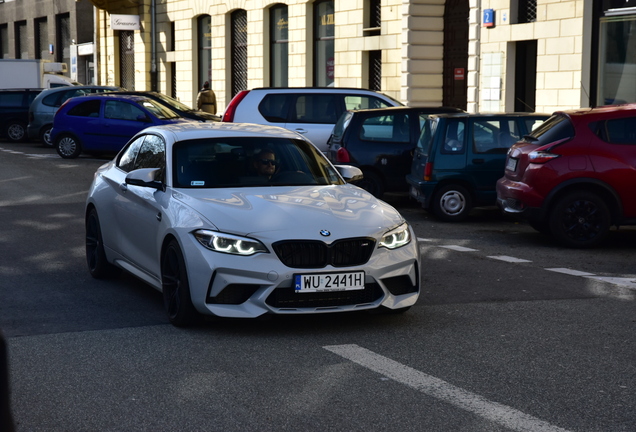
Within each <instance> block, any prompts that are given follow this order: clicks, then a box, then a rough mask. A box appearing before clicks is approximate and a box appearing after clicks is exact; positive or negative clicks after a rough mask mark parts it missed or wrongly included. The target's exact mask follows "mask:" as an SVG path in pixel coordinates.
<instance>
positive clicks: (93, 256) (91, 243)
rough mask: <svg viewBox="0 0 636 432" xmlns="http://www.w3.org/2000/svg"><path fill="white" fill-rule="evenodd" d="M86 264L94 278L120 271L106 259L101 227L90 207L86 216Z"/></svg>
mask: <svg viewBox="0 0 636 432" xmlns="http://www.w3.org/2000/svg"><path fill="white" fill-rule="evenodd" d="M86 264H87V265H88V271H89V272H90V274H91V276H93V277H94V278H95V279H104V278H107V277H111V276H117V275H118V274H119V273H120V271H121V270H120V269H119V268H118V267H115V266H114V265H112V264H110V263H109V262H108V260H107V259H106V252H105V251H104V242H103V240H102V228H101V225H100V223H99V217H98V216H97V211H96V210H95V209H92V210H91V211H90V212H89V213H88V216H87V217H86Z"/></svg>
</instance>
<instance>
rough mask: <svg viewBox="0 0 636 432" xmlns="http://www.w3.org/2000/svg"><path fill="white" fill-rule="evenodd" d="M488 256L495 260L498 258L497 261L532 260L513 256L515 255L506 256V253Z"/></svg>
mask: <svg viewBox="0 0 636 432" xmlns="http://www.w3.org/2000/svg"><path fill="white" fill-rule="evenodd" d="M488 258H492V259H496V260H499V261H505V262H509V263H528V262H532V261H530V260H527V259H521V258H515V257H511V256H507V255H497V256H489V257H488Z"/></svg>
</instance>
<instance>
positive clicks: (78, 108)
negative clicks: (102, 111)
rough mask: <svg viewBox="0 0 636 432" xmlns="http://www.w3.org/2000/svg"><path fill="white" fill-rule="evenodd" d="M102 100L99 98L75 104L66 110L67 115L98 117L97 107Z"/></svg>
mask: <svg viewBox="0 0 636 432" xmlns="http://www.w3.org/2000/svg"><path fill="white" fill-rule="evenodd" d="M101 104H102V102H101V101H99V100H89V101H86V102H82V103H81V104H78V105H75V106H74V107H73V108H71V109H70V110H68V115H70V116H77V117H99V107H100V106H101Z"/></svg>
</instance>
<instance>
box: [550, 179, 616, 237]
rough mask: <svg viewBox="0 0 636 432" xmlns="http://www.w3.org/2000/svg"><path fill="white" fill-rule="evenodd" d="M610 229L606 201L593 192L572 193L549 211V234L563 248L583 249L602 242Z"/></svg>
mask: <svg viewBox="0 0 636 432" xmlns="http://www.w3.org/2000/svg"><path fill="white" fill-rule="evenodd" d="M610 226H611V218H610V212H609V209H608V208H607V204H605V201H603V199H602V198H601V197H599V196H598V195H596V194H595V193H593V192H587V191H580V192H573V193H570V194H568V195H565V196H564V197H562V198H560V199H559V201H557V202H556V204H555V205H554V206H553V207H552V210H551V211H550V230H551V232H552V234H553V235H554V237H555V238H556V239H557V240H558V241H559V242H560V243H562V244H563V245H565V246H568V247H575V248H586V247H592V246H596V245H598V244H599V243H600V242H602V241H603V240H604V239H605V237H606V236H607V233H608V232H609V229H610Z"/></svg>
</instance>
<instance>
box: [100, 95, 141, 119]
mask: <svg viewBox="0 0 636 432" xmlns="http://www.w3.org/2000/svg"><path fill="white" fill-rule="evenodd" d="M139 116H142V117H144V118H145V117H146V114H145V113H144V112H143V111H142V110H140V109H139V108H137V107H136V106H135V105H133V104H130V103H128V102H122V101H117V100H113V101H111V100H109V101H106V106H105V108H104V117H105V118H107V119H113V120H131V121H136V120H137V118H138V117H139Z"/></svg>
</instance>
